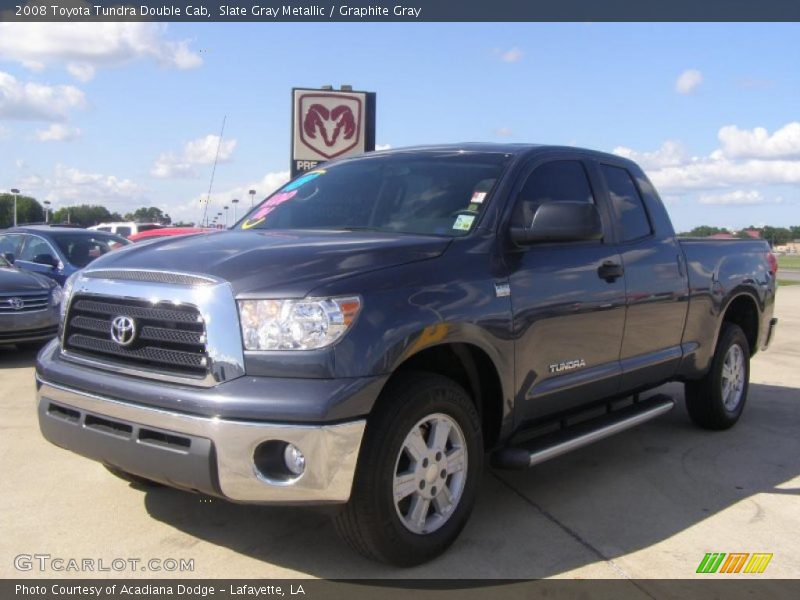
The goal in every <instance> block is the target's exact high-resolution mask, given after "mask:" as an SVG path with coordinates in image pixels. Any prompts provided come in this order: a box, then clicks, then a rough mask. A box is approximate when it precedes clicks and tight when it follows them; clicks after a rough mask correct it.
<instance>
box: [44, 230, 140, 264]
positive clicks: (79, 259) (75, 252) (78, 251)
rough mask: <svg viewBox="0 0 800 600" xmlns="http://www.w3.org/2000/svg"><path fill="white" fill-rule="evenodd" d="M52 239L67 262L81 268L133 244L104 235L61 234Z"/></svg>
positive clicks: (119, 238)
mask: <svg viewBox="0 0 800 600" xmlns="http://www.w3.org/2000/svg"><path fill="white" fill-rule="evenodd" d="M51 237H52V239H53V241H54V242H55V243H56V245H57V246H58V247H59V249H60V250H61V252H63V254H64V256H66V257H67V260H68V261H69V262H70V263H71V264H73V265H75V266H76V267H79V268H83V267H85V266H86V265H88V264H89V263H90V262H92V261H93V260H94V259H95V258H97V257H99V256H102V255H103V254H105V253H106V252H110V251H111V250H115V249H116V248H120V247H122V246H127V245H128V244H130V243H131V242H129V241H128V240H126V239H125V238H121V237H119V236H116V235H108V234H104V233H95V234H94V235H86V234H75V233H59V234H53V235H51Z"/></svg>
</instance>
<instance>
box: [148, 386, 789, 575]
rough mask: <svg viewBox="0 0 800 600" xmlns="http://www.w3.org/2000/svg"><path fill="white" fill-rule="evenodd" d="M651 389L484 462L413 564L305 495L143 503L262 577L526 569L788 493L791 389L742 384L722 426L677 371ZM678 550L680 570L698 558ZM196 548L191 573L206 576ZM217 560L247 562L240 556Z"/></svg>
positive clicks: (565, 565) (674, 530)
mask: <svg viewBox="0 0 800 600" xmlns="http://www.w3.org/2000/svg"><path fill="white" fill-rule="evenodd" d="M660 391H664V392H665V393H671V394H672V395H673V397H675V398H676V399H677V400H678V402H677V404H678V405H677V406H676V408H675V410H673V411H671V412H670V413H668V414H667V415H665V416H664V417H661V418H659V419H656V420H655V421H652V422H650V423H648V424H646V425H643V426H641V427H639V428H636V429H633V430H630V431H628V432H625V433H622V434H620V435H617V436H616V437H612V438H609V439H606V440H603V441H601V442H598V443H596V444H594V445H592V446H589V447H586V448H583V449H581V450H578V451H576V452H573V453H572V454H570V455H567V456H563V457H561V458H558V459H555V460H553V461H550V462H549V463H545V464H542V465H540V466H538V467H536V468H534V469H531V470H528V471H520V472H511V471H490V470H487V472H486V473H485V475H484V477H483V481H482V483H481V490H480V492H479V497H478V501H477V504H476V507H475V511H474V512H473V515H472V518H471V519H470V521H469V523H468V524H467V526H466V528H465V530H464V532H463V533H462V535H461V537H460V538H459V539H458V540H457V541H456V543H455V544H454V545H453V547H452V548H451V549H450V550H449V551H448V552H447V553H445V554H444V555H443V556H442V557H440V558H439V559H437V560H435V561H433V562H431V563H428V564H426V565H422V566H419V567H416V568H413V569H405V570H400V569H395V568H392V567H389V566H386V565H381V564H376V563H373V562H371V561H369V560H366V559H363V558H361V557H360V556H359V555H357V554H355V553H354V552H352V551H350V549H349V548H348V547H347V546H345V545H344V543H343V542H340V541H339V539H338V537H337V536H336V533H335V531H334V529H333V526H332V523H331V522H330V520H329V518H328V516H327V515H325V514H323V513H321V512H317V511H314V510H311V509H303V508H276V507H255V506H243V505H235V504H230V503H227V502H223V501H219V500H211V501H209V500H207V499H202V498H199V497H197V496H194V495H191V494H187V493H183V492H179V491H175V490H170V489H167V488H150V489H148V491H147V493H146V494H145V506H146V509H147V511H148V512H149V513H150V515H151V516H152V517H153V518H155V519H157V520H159V521H161V522H163V523H165V524H167V525H169V526H172V527H174V528H176V529H178V530H180V531H183V532H185V533H187V534H189V535H191V536H194V537H196V538H199V539H200V540H204V541H206V542H210V543H212V544H216V545H218V546H223V547H226V548H229V549H231V550H233V551H234V552H237V553H239V554H242V555H245V556H248V557H251V558H254V559H257V560H259V561H263V562H264V563H270V564H271V565H274V566H268V565H265V569H264V570H265V571H267V570H268V572H269V574H270V576H273V577H279V576H281V575H285V574H287V573H286V572H284V570H291V571H298V572H301V573H305V574H308V575H313V576H318V577H326V578H382V577H392V578H398V577H415V578H526V579H527V578H540V577H549V576H553V575H558V574H561V573H564V572H567V571H570V570H572V569H576V568H579V567H582V566H585V565H587V564H593V563H598V562H599V563H603V562H604V561H607V560H614V559H615V558H617V557H620V556H623V555H627V554H629V553H632V552H635V551H637V550H641V549H644V548H647V547H649V546H651V545H653V544H656V543H659V542H661V541H664V540H666V539H669V538H670V537H672V536H674V535H676V534H678V533H680V532H682V531H684V530H686V529H687V528H690V527H692V526H694V525H697V524H700V523H702V522H703V521H704V520H706V519H708V518H709V517H712V516H713V515H715V514H716V513H719V512H720V511H722V510H724V509H726V508H728V507H730V506H731V505H733V504H736V503H739V502H742V501H746V502H747V503H749V505H750V506H748V507H747V508H749V509H751V510H752V515H750V519H749V522H750V523H751V524H752V523H757V522H758V521H759V520H761V519H764V518H765V515H764V511H763V509H762V507H761V506H759V503H758V498H757V497H756V495H757V494H789V495H795V496H798V497H799V498H798V499H800V489H797V488H795V489H789V488H787V487H785V486H782V484H784V483H785V482H787V481H789V480H791V479H792V478H793V477H795V476H797V475H798V471H800V462H799V461H798V456H800V438H798V436H797V431H799V430H800V411H798V408H797V407H798V405H800V389H797V388H790V387H779V386H769V385H756V384H752V385H751V388H750V397H749V399H748V406H747V407H746V410H745V414H744V416H743V418H742V420H741V421H740V423H739V424H738V425H737V427H735V428H734V429H732V430H729V431H726V432H709V431H703V430H700V429H698V428H695V427H694V426H693V425H692V424H691V423H690V421H689V419H688V416H687V415H686V412H685V409H684V406H683V401H682V398H683V390H682V386H680V385H679V384H670V385H668V386H665V387H664V388H663V389H662V390H660ZM731 526H732V527H735V526H736V525H735V524H732V525H731ZM756 526H757V525H756ZM723 541H724V540H723ZM709 543H710V544H711V545H713V544H714V540H713V539H712V540H709ZM689 550H690V552H689V553H690V554H691V557H690V558H688V559H687V565H686V574H685V575H684V576H686V577H689V576H691V575H692V574H693V572H694V569H695V567H696V561H697V560H698V556H697V552H694V551H693V549H689ZM700 557H702V556H700ZM200 562H201V561H199V560H198V565H197V569H198V572H197V573H196V575H197V576H201V577H202V576H208V575H207V574H204V573H203V565H202V564H200ZM689 563H691V564H689ZM242 564H243V565H247V563H242ZM218 573H219V575H222V574H224V575H225V576H228V577H236V576H253V575H255V576H258V573H259V571H258V568H257V566H256V567H253V565H252V564H250V565H249V566H243V568H242V570H239V569H238V568H232V569H231V570H230V571H228V570H224V571H220V572H218ZM609 573H610V576H616V575H615V574H614V572H613V571H609V570H608V568H607V567H606V568H605V570H599V571H598V572H597V575H596V576H598V577H604V576H609ZM262 574H263V572H262ZM617 575H618V573H617ZM643 575H644V574H643V573H637V574H634V576H639V577H641V576H643Z"/></svg>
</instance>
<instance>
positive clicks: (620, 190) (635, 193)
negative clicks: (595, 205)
mask: <svg viewBox="0 0 800 600" xmlns="http://www.w3.org/2000/svg"><path fill="white" fill-rule="evenodd" d="M600 170H601V171H602V172H603V177H604V178H605V180H606V186H607V187H608V195H609V199H610V200H611V206H612V208H613V210H614V215H615V217H616V219H617V223H619V227H620V241H621V242H629V241H631V240H638V239H640V238H643V237H647V236H649V235H650V234H651V233H652V232H653V229H652V227H651V226H650V220H649V219H648V218H647V211H646V210H645V208H644V203H643V202H642V197H641V196H640V195H639V190H638V189H637V187H636V184H635V183H634V182H633V178H632V177H631V174H630V173H628V171H627V170H626V169H623V168H621V167H612V166H611V165H600Z"/></svg>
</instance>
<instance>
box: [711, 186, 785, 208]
mask: <svg viewBox="0 0 800 600" xmlns="http://www.w3.org/2000/svg"><path fill="white" fill-rule="evenodd" d="M697 201H698V202H699V203H700V204H710V205H716V206H755V205H758V204H780V203H782V202H783V198H781V197H780V196H778V197H774V198H766V197H765V196H764V195H763V194H762V193H761V192H760V191H758V190H747V191H745V190H736V191H733V192H726V193H723V194H704V195H701V196H700V197H699V198H698V199H697Z"/></svg>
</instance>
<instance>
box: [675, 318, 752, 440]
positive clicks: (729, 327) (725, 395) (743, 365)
mask: <svg viewBox="0 0 800 600" xmlns="http://www.w3.org/2000/svg"><path fill="white" fill-rule="evenodd" d="M749 384H750V345H749V343H748V341H747V337H746V336H745V335H744V332H743V331H742V329H741V328H740V327H739V326H738V325H734V324H733V323H723V324H722V330H721V331H720V334H719V340H718V341H717V348H716V350H715V351H714V358H713V359H712V361H711V368H710V369H709V370H708V373H706V376H705V377H703V379H699V380H697V381H689V382H686V384H685V386H684V388H685V391H686V409H687V411H688V412H689V417H691V419H692V421H693V422H694V423H695V425H698V426H699V427H703V428H704V429H712V430H723V429H730V428H731V427H733V426H734V425H735V424H736V422H737V421H738V420H739V417H740V416H741V415H742V411H743V410H744V405H745V402H746V401H747V391H748V388H749Z"/></svg>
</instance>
